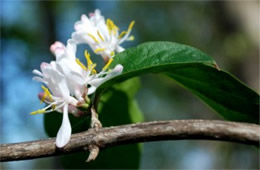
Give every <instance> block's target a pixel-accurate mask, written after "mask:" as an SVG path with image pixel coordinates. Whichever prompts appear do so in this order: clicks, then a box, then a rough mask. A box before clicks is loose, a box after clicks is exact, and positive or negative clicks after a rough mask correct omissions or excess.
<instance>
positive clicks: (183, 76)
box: [97, 42, 259, 123]
mask: <svg viewBox="0 0 260 170" xmlns="http://www.w3.org/2000/svg"><path fill="white" fill-rule="evenodd" d="M116 64H121V65H123V67H124V69H123V73H122V74H121V75H119V76H117V77H115V78H113V79H111V80H109V81H107V82H106V83H104V84H103V85H102V86H100V87H99V88H98V90H97V93H98V95H100V93H101V92H103V90H105V89H106V88H108V87H110V86H111V85H113V84H114V83H116V82H120V81H123V80H125V79H128V78H130V77H134V76H139V75H142V74H144V73H159V72H162V73H165V74H167V75H169V76H170V77H171V78H173V79H174V80H175V81H176V82H177V83H178V84H180V85H181V86H183V87H184V88H186V89H188V90H190V91H191V92H192V93H193V94H195V95H196V96H198V97H199V98H200V99H201V100H203V101H204V102H205V103H206V104H207V105H209V106H210V107H212V108H213V109H214V110H215V111H216V112H218V113H219V114H220V115H222V116H223V117H224V118H225V119H228V120H233V121H244V122H253V123H258V120H259V114H258V111H259V95H258V94H257V93H256V92H254V91H253V90H251V89H250V88H248V87H247V86H246V85H244V84H243V83H241V82H240V81H239V80H238V79H236V78H235V77H234V76H232V75H231V74H229V73H227V72H225V71H221V70H219V69H217V66H216V64H215V62H214V60H212V58H211V57H209V56H207V55H206V54H204V53H202V52H201V51H199V50H197V49H195V48H193V47H189V46H186V45H181V44H177V43H172V42H149V43H144V44H141V45H139V46H137V47H135V48H130V49H127V50H125V51H124V52H122V53H119V54H117V55H116V56H115V57H114V61H113V63H112V64H111V66H110V68H114V67H115V65H116Z"/></svg>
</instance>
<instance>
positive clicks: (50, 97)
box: [40, 86, 53, 103]
mask: <svg viewBox="0 0 260 170" xmlns="http://www.w3.org/2000/svg"><path fill="white" fill-rule="evenodd" d="M42 90H43V91H44V95H43V96H42V98H41V101H40V103H42V102H44V101H45V99H46V98H47V97H48V98H49V100H51V101H53V99H52V96H51V93H50V91H49V90H48V89H47V88H46V87H44V86H42Z"/></svg>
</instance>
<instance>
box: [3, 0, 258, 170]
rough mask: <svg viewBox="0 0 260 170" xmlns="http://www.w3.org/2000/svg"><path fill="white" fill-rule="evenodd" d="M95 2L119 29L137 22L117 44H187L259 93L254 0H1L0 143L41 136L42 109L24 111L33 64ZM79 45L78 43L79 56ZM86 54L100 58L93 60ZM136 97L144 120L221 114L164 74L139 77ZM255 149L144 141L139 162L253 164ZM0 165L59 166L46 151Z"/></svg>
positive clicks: (33, 98)
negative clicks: (45, 155) (34, 113)
mask: <svg viewBox="0 0 260 170" xmlns="http://www.w3.org/2000/svg"><path fill="white" fill-rule="evenodd" d="M97 8H98V9H100V10H101V12H102V14H103V15H104V16H105V17H106V18H111V19H112V20H113V21H114V22H115V24H117V25H118V26H119V27H120V29H121V30H125V29H127V27H128V24H129V23H130V21H132V20H135V21H136V24H135V26H134V29H133V32H132V34H133V35H134V36H135V41H133V42H126V43H124V44H123V46H124V47H125V48H127V47H133V46H136V45H138V44H140V43H143V42H147V41H174V42H178V43H183V44H187V45H190V46H193V47H195V48H198V49H200V50H201V51H203V52H205V53H207V54H208V55H210V56H212V57H213V58H214V59H215V60H216V61H217V63H218V65H219V67H220V68H222V69H225V70H227V71H229V72H231V73H232V74H234V75H235V76H236V77H238V78H239V79H240V80H242V81H243V82H245V83H246V84H248V85H249V87H251V88H253V89H254V90H256V91H257V92H258V93H259V45H260V44H259V1H192V2H188V1H184V2H181V1H164V2H155V1H23V0H20V1H5V0H4V1H3V0H2V1H1V98H0V100H1V119H0V123H1V143H15V142H23V141H30V140H38V139H44V138H47V135H46V134H45V132H44V127H43V115H37V116H30V115H29V113H30V112H31V111H33V110H37V109H39V108H41V107H42V105H40V103H39V100H38V98H37V94H38V93H39V92H40V91H41V90H40V84H39V83H36V82H32V81H31V78H32V76H33V74H32V70H33V69H35V68H36V69H39V66H40V63H41V62H43V61H45V62H50V61H51V60H53V59H54V58H53V56H52V55H51V53H50V51H49V46H50V45H51V44H52V43H53V42H54V41H56V40H58V41H61V42H63V43H66V41H67V39H69V38H70V36H71V33H72V32H73V31H74V29H73V25H74V23H75V22H76V21H77V20H79V19H80V16H81V14H83V13H85V14H88V13H89V12H92V11H94V10H95V9H97ZM85 48H87V46H84V45H80V47H79V50H78V52H77V54H78V55H79V57H82V56H83V50H84V49H85ZM92 58H93V59H94V60H95V61H96V62H100V58H94V55H93V56H92ZM136 97H137V101H138V104H139V106H140V108H141V109H142V111H143V113H144V120H145V121H152V120H170V119H222V118H221V117H219V116H218V115H217V114H215V113H214V112H213V111H212V110H211V109H209V108H208V107H206V106H205V105H204V104H203V103H202V102H201V101H200V100H199V99H198V98H196V97H194V96H193V95H192V94H191V93H190V92H188V91H186V90H185V89H183V88H181V87H179V86H178V85H177V84H176V83H175V82H174V81H173V80H170V79H169V78H167V77H166V76H164V75H145V76H142V77H141V89H140V91H139V92H138V93H137V96H136ZM122 116H123V115H122ZM258 152H259V151H258V150H256V149H254V148H252V147H250V146H246V145H242V144H235V143H228V142H213V141H187V140H183V141H164V142H150V143H145V144H144V145H143V154H142V158H141V161H140V168H141V169H148V168H149V169H223V168H225V169H259V153H258ZM125 154H127V153H125ZM123 156H124V155H122V157H123ZM86 157H87V155H86ZM71 164H73V162H71ZM1 168H3V169H35V168H41V169H54V168H62V163H61V162H59V161H58V159H57V158H55V157H51V158H42V159H36V160H29V161H17V162H8V163H1Z"/></svg>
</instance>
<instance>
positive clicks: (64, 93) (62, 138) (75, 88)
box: [31, 40, 123, 148]
mask: <svg viewBox="0 0 260 170" xmlns="http://www.w3.org/2000/svg"><path fill="white" fill-rule="evenodd" d="M50 50H51V51H52V52H53V53H54V55H55V57H56V62H55V61H52V62H51V63H50V64H48V63H42V64H41V67H40V68H41V71H39V70H33V73H34V74H36V75H37V76H35V77H33V80H35V81H38V82H41V83H43V84H45V85H46V86H47V87H48V88H46V87H45V86H42V89H43V91H44V92H43V93H40V95H39V98H40V99H41V102H45V103H47V104H48V105H47V106H46V107H45V108H43V109H40V110H37V111H34V112H32V113H31V114H39V113H48V112H52V111H58V112H63V119H62V124H61V127H60V129H59V131H58V134H57V138H56V145H57V147H60V148H61V147H64V146H65V145H66V144H67V143H68V142H69V139H70V136H71V131H72V130H71V125H70V121H69V116H68V112H71V113H72V114H73V115H74V116H78V115H79V114H81V113H80V111H79V110H78V109H77V107H78V106H80V105H81V104H84V102H85V100H86V97H87V95H90V94H92V93H94V92H95V91H96V88H97V87H98V86H100V85H101V84H102V83H104V82H105V81H107V80H108V79H111V78H113V77H115V76H117V75H118V74H120V73H121V72H122V70H123V66H122V65H120V64H119V65H116V67H115V68H114V69H112V70H108V71H107V69H108V67H109V65H110V64H111V62H112V61H113V59H112V58H111V59H109V61H108V62H107V64H106V65H105V66H104V68H103V69H102V71H101V72H99V73H97V71H96V70H95V66H96V64H94V63H93V62H92V60H91V59H90V54H89V53H88V52H87V51H86V52H85V57H86V60H87V66H85V65H84V64H82V63H81V62H80V60H79V59H77V58H76V57H75V53H76V44H75V41H74V40H68V43H67V46H66V47H65V46H64V45H63V44H62V43H61V42H55V43H54V44H53V45H52V46H51V47H50ZM88 86H89V87H88ZM48 89H49V90H50V91H49V90H48Z"/></svg>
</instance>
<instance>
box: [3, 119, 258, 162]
mask: <svg viewBox="0 0 260 170" xmlns="http://www.w3.org/2000/svg"><path fill="white" fill-rule="evenodd" d="M259 132H260V126H259V125H256V124H248V123H238V122H228V121H217V120H172V121H154V122H146V123H137V124H130V125H122V126H115V127H108V128H101V129H98V130H88V131H86V132H81V133H77V134H73V135H72V136H71V139H70V142H69V143H68V144H67V145H66V146H65V147H64V148H62V149H59V148H56V147H55V138H49V139H45V140H39V141H31V142H23V143H14V144H2V145H0V160H1V161H14V160H26V159H34V158H41V157H49V156H55V155H60V154H65V153H71V152H76V151H83V150H85V149H86V148H88V146H90V145H96V146H98V147H99V148H100V149H104V148H107V147H111V146H114V145H122V144H129V143H138V142H148V141H162V140H182V139H200V140H219V141H230V142H238V143H243V144H248V145H255V146H259V141H260V133H259Z"/></svg>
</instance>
